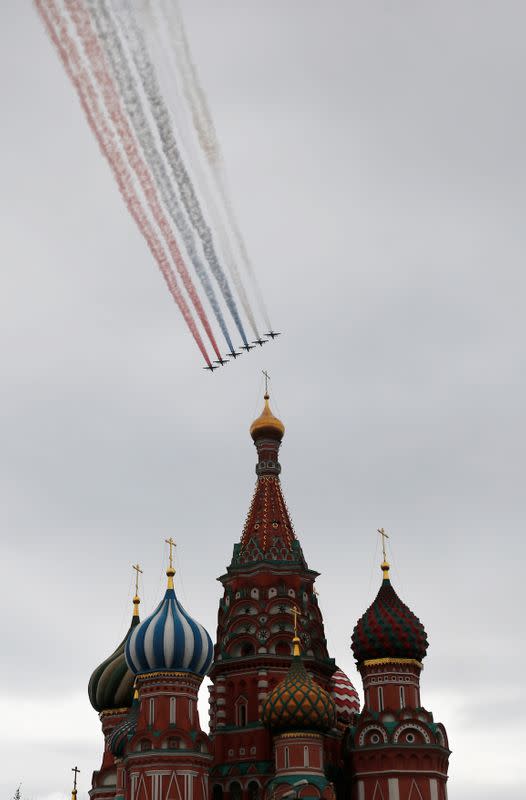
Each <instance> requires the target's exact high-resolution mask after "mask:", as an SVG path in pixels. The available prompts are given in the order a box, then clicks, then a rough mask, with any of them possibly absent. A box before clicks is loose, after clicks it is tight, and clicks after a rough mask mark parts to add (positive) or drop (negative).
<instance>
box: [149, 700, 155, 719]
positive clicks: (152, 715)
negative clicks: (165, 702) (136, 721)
mask: <svg viewBox="0 0 526 800" xmlns="http://www.w3.org/2000/svg"><path fill="white" fill-rule="evenodd" d="M149 721H150V725H153V723H154V722H155V700H154V699H153V697H151V698H150V720H149Z"/></svg>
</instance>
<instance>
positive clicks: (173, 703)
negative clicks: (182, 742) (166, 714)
mask: <svg viewBox="0 0 526 800" xmlns="http://www.w3.org/2000/svg"><path fill="white" fill-rule="evenodd" d="M176 719H177V718H176V698H175V697H170V725H175V722H176Z"/></svg>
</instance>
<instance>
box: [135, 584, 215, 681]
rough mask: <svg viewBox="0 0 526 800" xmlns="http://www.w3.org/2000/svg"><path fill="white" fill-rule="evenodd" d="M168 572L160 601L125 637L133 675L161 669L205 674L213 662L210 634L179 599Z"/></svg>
mask: <svg viewBox="0 0 526 800" xmlns="http://www.w3.org/2000/svg"><path fill="white" fill-rule="evenodd" d="M168 573H170V571H168ZM171 575H173V572H172V573H171ZM171 575H170V574H169V580H168V588H167V590H166V594H165V595H164V598H163V599H162V601H161V602H160V603H159V605H158V606H157V608H156V609H155V611H154V612H153V614H151V615H150V616H149V617H147V618H146V619H145V620H144V621H143V622H141V623H140V625H138V626H137V627H136V628H135V629H134V630H133V631H132V634H131V636H130V637H129V639H128V640H127V641H126V645H125V655H126V662H127V664H128V666H129V668H130V669H131V671H132V672H133V673H134V674H135V675H138V674H140V673H143V672H158V671H163V670H174V671H177V672H179V671H183V672H193V673H195V674H196V675H205V673H206V672H207V671H208V668H209V667H210V664H211V662H212V655H213V648H212V641H211V639H210V636H209V635H208V633H207V632H206V630H205V629H204V628H203V626H202V625H200V624H199V623H198V622H196V621H195V620H194V619H192V617H191V616H190V615H189V614H188V613H187V612H186V611H185V610H184V608H183V607H182V605H181V604H180V603H179V601H178V599H177V597H176V595H175V591H174V589H173V581H172V577H171Z"/></svg>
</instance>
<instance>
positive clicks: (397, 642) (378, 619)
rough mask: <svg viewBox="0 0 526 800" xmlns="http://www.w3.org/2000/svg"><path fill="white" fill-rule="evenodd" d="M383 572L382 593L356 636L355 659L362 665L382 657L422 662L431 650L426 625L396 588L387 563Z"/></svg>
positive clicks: (354, 645) (360, 625)
mask: <svg viewBox="0 0 526 800" xmlns="http://www.w3.org/2000/svg"><path fill="white" fill-rule="evenodd" d="M382 570H383V573H384V579H383V581H382V585H381V587H380V591H379V592H378V594H377V595H376V599H375V601H374V603H372V605H370V606H369V608H368V609H367V611H366V612H365V614H364V615H363V616H362V618H361V619H360V620H358V623H357V625H356V627H355V628H354V631H353V634H352V651H353V653H354V657H355V659H356V661H357V662H358V664H362V663H363V662H364V661H370V660H374V659H378V658H404V659H406V658H407V659H412V660H415V661H422V659H423V658H424V656H425V654H426V650H427V647H428V641H427V634H426V632H425V629H424V626H423V625H422V623H421V622H420V620H419V619H418V617H417V616H415V614H413V612H412V611H411V609H410V608H408V607H407V606H406V604H405V603H403V602H402V601H401V600H400V598H399V597H398V595H397V594H396V592H395V590H394V589H393V587H392V585H391V581H390V580H389V564H387V562H384V563H383V564H382Z"/></svg>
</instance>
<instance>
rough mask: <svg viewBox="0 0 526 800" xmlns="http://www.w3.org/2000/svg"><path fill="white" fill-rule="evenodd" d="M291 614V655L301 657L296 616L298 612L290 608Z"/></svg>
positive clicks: (293, 607)
mask: <svg viewBox="0 0 526 800" xmlns="http://www.w3.org/2000/svg"><path fill="white" fill-rule="evenodd" d="M292 613H293V615H294V638H293V639H292V655H293V656H301V643H300V637H299V636H298V616H299V613H300V612H299V611H298V609H297V608H296V606H292Z"/></svg>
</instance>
